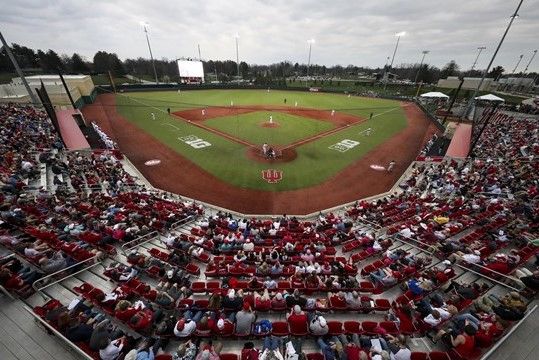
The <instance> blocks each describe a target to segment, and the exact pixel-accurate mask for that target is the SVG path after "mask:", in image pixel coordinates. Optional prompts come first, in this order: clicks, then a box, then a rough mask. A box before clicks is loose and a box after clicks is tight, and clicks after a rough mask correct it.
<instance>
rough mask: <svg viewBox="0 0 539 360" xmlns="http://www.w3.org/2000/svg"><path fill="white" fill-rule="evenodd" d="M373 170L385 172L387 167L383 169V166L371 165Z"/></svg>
mask: <svg viewBox="0 0 539 360" xmlns="http://www.w3.org/2000/svg"><path fill="white" fill-rule="evenodd" d="M371 169H373V170H376V171H385V170H386V168H385V167H383V166H381V165H375V164H372V165H371Z"/></svg>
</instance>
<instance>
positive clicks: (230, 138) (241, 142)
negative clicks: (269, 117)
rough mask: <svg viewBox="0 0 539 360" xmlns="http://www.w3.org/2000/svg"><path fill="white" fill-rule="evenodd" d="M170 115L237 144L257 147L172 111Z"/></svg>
mask: <svg viewBox="0 0 539 360" xmlns="http://www.w3.org/2000/svg"><path fill="white" fill-rule="evenodd" d="M170 116H173V117H176V118H178V119H181V120H183V121H185V122H187V123H189V124H191V125H193V126H196V127H198V128H201V129H203V130H206V131H209V132H211V133H214V134H216V135H219V136H221V137H224V138H226V139H228V140H231V141H234V142H236V143H238V144H241V145H245V146H247V147H252V148H258V147H259V146H257V145H254V144H251V143H250V142H248V141H245V140H242V139H240V138H237V137H234V136H232V135H229V134H227V133H225V132H223V131H220V130H217V129H214V128H212V127H209V126H206V125H202V124H199V122H198V121H190V120H185V119H184V118H182V117H180V116H178V115H176V114H174V113H172V114H171V115H170Z"/></svg>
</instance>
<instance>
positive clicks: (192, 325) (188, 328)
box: [174, 321, 197, 337]
mask: <svg viewBox="0 0 539 360" xmlns="http://www.w3.org/2000/svg"><path fill="white" fill-rule="evenodd" d="M196 328H197V324H196V322H194V321H189V322H185V325H184V326H183V329H182V330H181V331H179V330H178V323H176V325H175V326H174V335H176V336H177V337H187V336H189V335H191V334H192V333H193V332H194V331H195V329H196Z"/></svg>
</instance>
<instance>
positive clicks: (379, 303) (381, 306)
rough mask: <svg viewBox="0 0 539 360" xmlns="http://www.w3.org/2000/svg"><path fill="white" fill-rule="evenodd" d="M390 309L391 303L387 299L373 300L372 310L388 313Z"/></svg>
mask: <svg viewBox="0 0 539 360" xmlns="http://www.w3.org/2000/svg"><path fill="white" fill-rule="evenodd" d="M389 309H391V303H390V302H389V300H387V299H376V300H374V310H378V311H388V310H389Z"/></svg>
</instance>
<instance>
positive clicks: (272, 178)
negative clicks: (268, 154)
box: [262, 169, 283, 184]
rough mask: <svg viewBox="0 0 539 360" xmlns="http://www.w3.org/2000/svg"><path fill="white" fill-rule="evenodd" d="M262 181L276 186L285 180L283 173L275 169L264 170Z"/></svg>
mask: <svg viewBox="0 0 539 360" xmlns="http://www.w3.org/2000/svg"><path fill="white" fill-rule="evenodd" d="M262 179H264V180H266V181H267V182H269V183H270V184H275V183H277V182H279V181H281V180H282V179H283V172H282V171H281V170H275V169H268V170H262Z"/></svg>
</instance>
